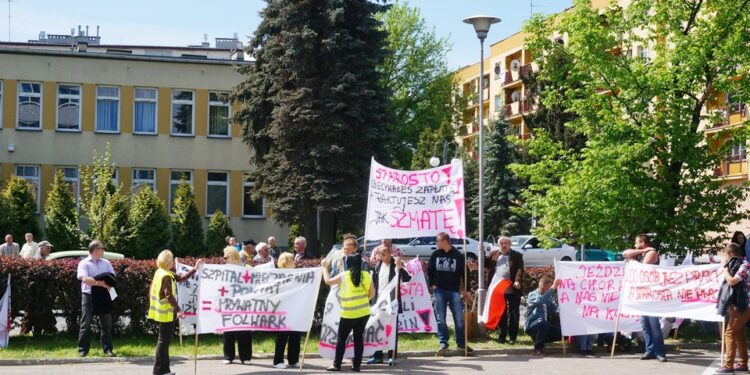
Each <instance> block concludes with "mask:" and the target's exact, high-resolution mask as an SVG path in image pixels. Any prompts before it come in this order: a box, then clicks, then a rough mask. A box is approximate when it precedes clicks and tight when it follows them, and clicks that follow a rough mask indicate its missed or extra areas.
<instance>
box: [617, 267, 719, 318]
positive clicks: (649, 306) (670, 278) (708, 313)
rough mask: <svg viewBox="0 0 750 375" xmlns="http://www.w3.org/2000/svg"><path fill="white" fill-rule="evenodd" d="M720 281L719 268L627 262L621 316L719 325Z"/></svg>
mask: <svg viewBox="0 0 750 375" xmlns="http://www.w3.org/2000/svg"><path fill="white" fill-rule="evenodd" d="M723 280H724V274H723V272H722V269H721V265H720V264H706V265H693V266H678V267H664V266H658V265H655V264H641V263H638V262H632V261H631V262H627V265H626V266H625V279H624V282H623V285H622V312H623V313H624V314H636V315H648V316H660V317H673V318H685V319H696V320H706V321H714V322H720V321H721V320H722V317H721V316H720V315H718V314H717V313H716V301H717V298H718V296H719V289H720V288H721V283H722V281H723Z"/></svg>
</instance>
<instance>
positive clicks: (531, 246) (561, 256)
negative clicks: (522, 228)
mask: <svg viewBox="0 0 750 375" xmlns="http://www.w3.org/2000/svg"><path fill="white" fill-rule="evenodd" d="M549 241H550V242H552V247H551V248H549V249H545V248H543V247H541V246H542V245H541V244H540V243H539V239H537V238H536V237H534V236H531V235H524V236H512V237H511V238H510V248H511V249H513V250H515V251H518V252H519V253H521V254H523V264H524V266H526V267H543V266H552V265H554V264H555V259H557V260H560V261H572V260H574V259H576V249H575V248H574V247H573V246H570V245H566V244H564V243H562V241H560V240H558V239H555V238H550V239H549Z"/></svg>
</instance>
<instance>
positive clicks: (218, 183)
mask: <svg viewBox="0 0 750 375" xmlns="http://www.w3.org/2000/svg"><path fill="white" fill-rule="evenodd" d="M211 173H222V174H224V175H225V176H226V180H225V181H224V182H222V181H211V180H209V178H208V175H209V174H211ZM209 186H224V187H225V188H226V192H225V193H224V197H225V199H226V203H225V204H224V209H223V210H221V212H222V213H223V214H224V216H226V217H229V171H206V197H205V199H206V208H205V209H206V217H213V216H214V213H213V212H209V210H208V187H209Z"/></svg>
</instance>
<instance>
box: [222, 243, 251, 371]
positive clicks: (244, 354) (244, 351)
mask: <svg viewBox="0 0 750 375" xmlns="http://www.w3.org/2000/svg"><path fill="white" fill-rule="evenodd" d="M224 263H226V264H234V265H235V266H242V267H245V268H253V267H252V266H250V265H247V264H244V263H242V258H240V253H239V252H238V251H237V248H235V247H234V246H227V247H225V248H224ZM252 334H253V332H252V331H232V332H228V331H227V332H224V360H223V361H221V363H223V364H225V365H228V364H231V363H232V362H234V355H235V352H234V343H235V342H236V343H237V353H238V354H239V356H240V363H242V364H243V365H250V360H251V359H252V356H253V336H252Z"/></svg>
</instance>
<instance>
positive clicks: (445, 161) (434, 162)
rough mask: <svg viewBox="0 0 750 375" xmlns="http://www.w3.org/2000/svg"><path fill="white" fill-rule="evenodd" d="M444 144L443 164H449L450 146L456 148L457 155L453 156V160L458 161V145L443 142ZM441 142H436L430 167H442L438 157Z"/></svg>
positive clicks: (451, 142)
mask: <svg viewBox="0 0 750 375" xmlns="http://www.w3.org/2000/svg"><path fill="white" fill-rule="evenodd" d="M442 142H443V164H448V149H449V148H450V147H448V146H450V145H454V146H455V150H456V153H455V154H454V155H453V160H455V159H458V143H456V142H453V141H442ZM439 144H440V141H436V142H435V147H433V148H432V157H431V158H430V165H431V166H433V167H437V166H438V165H440V159H439V158H438V157H437V148H438V145H439Z"/></svg>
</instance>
